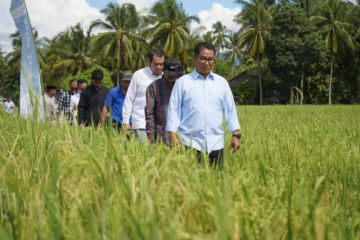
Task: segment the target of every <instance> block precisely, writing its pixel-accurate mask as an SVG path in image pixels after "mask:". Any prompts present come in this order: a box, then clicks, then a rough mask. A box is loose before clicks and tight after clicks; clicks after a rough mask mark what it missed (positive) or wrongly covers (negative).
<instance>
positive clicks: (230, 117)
mask: <svg viewBox="0 0 360 240" xmlns="http://www.w3.org/2000/svg"><path fill="white" fill-rule="evenodd" d="M224 94H225V96H224V100H225V101H224V115H225V120H226V123H227V127H228V129H229V131H230V132H233V131H235V130H239V129H240V124H239V120H238V115H237V112H236V105H235V101H234V97H233V94H232V92H231V89H230V86H229V84H227V85H226V86H225V92H224Z"/></svg>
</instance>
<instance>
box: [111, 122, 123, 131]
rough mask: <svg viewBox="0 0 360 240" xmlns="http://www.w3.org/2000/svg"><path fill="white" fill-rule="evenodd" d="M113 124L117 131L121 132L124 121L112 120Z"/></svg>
mask: <svg viewBox="0 0 360 240" xmlns="http://www.w3.org/2000/svg"><path fill="white" fill-rule="evenodd" d="M112 126H113V128H114V129H115V130H116V131H117V132H120V130H121V128H122V123H121V122H117V121H115V120H112Z"/></svg>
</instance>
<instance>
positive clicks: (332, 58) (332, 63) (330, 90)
mask: <svg viewBox="0 0 360 240" xmlns="http://www.w3.org/2000/svg"><path fill="white" fill-rule="evenodd" d="M333 65H334V56H333V55H332V54H331V57H330V83H329V105H331V104H332V102H331V92H332V77H333V67H334V66H333Z"/></svg>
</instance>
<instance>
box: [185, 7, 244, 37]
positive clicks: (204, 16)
mask: <svg viewBox="0 0 360 240" xmlns="http://www.w3.org/2000/svg"><path fill="white" fill-rule="evenodd" d="M240 11H241V9H240V8H238V7H236V8H226V7H224V6H223V5H221V4H219V3H214V4H213V5H212V6H211V9H209V10H203V11H201V12H199V14H198V18H199V19H200V25H202V26H204V27H205V28H206V31H211V30H212V25H213V24H214V23H215V22H217V21H220V22H221V23H222V24H223V25H225V26H226V28H227V29H229V30H231V31H238V30H239V24H238V23H236V22H234V17H235V16H236V15H237V14H239V13H240ZM196 27H199V25H198V24H193V25H192V29H195V28H196Z"/></svg>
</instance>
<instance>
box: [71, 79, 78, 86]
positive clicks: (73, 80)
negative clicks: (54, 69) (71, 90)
mask: <svg viewBox="0 0 360 240" xmlns="http://www.w3.org/2000/svg"><path fill="white" fill-rule="evenodd" d="M73 82H77V83H78V81H76V80H75V79H72V80H70V82H69V85H71V84H72V83H73Z"/></svg>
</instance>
